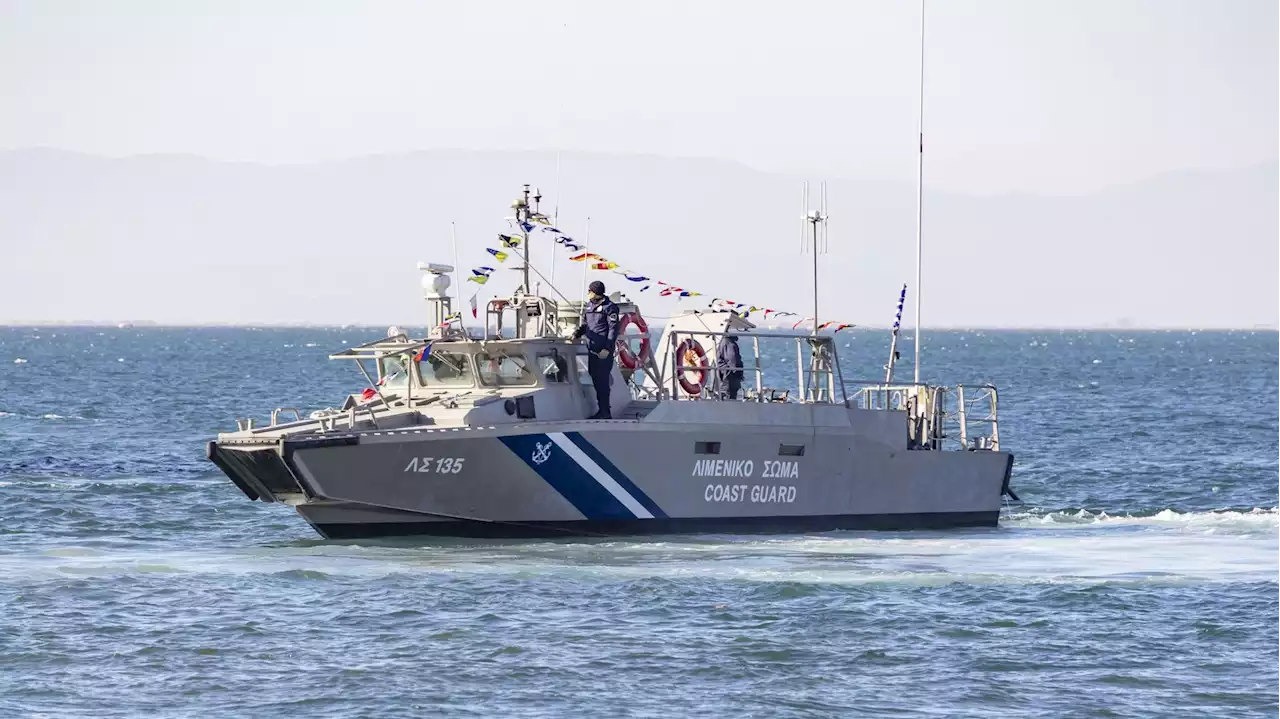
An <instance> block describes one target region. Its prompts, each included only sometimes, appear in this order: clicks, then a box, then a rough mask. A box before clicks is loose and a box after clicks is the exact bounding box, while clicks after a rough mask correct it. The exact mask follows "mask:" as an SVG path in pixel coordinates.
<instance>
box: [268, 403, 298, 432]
mask: <svg viewBox="0 0 1280 719" xmlns="http://www.w3.org/2000/svg"><path fill="white" fill-rule="evenodd" d="M281 412H293V421H294V422H301V421H302V413H301V412H299V411H298V408H297V407H276V408H275V409H273V410H271V426H272V427H274V426H276V425H277V424H280V422H279V419H280V413H281Z"/></svg>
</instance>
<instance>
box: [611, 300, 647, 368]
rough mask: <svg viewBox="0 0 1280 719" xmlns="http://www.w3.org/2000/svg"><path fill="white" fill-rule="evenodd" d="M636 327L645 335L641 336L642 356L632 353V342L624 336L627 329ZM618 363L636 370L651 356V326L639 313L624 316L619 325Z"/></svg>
mask: <svg viewBox="0 0 1280 719" xmlns="http://www.w3.org/2000/svg"><path fill="white" fill-rule="evenodd" d="M631 325H635V326H636V329H638V330H640V331H641V332H643V333H644V334H643V335H641V336H640V354H639V355H636V354H635V353H633V352H632V351H631V344H630V341H629V340H628V339H627V338H626V337H625V336H624V335H625V334H626V332H627V328H628V327H630V326H631ZM617 355H618V361H619V362H621V363H622V366H623V367H626V368H627V369H636V368H637V367H639V366H640V362H641V361H642V360H643V359H645V358H646V357H648V356H649V325H648V324H646V323H645V321H644V318H643V317H641V316H640V313H639V312H630V313H628V314H625V315H623V316H622V321H621V322H619V323H618V348H617Z"/></svg>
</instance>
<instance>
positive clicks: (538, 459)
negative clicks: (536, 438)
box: [533, 442, 551, 464]
mask: <svg viewBox="0 0 1280 719" xmlns="http://www.w3.org/2000/svg"><path fill="white" fill-rule="evenodd" d="M533 446H534V447H535V448H536V449H534V450H533V463H534V464H542V463H543V462H545V461H547V460H548V459H551V443H550V442H547V443H546V444H543V443H541V442H534V443H533Z"/></svg>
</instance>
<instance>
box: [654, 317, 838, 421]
mask: <svg viewBox="0 0 1280 719" xmlns="http://www.w3.org/2000/svg"><path fill="white" fill-rule="evenodd" d="M669 332H670V333H671V337H670V340H669V342H668V343H667V347H668V356H667V357H664V358H662V361H663V364H664V365H665V366H666V367H668V368H670V369H671V374H670V375H669V377H670V380H669V384H668V386H667V388H666V389H667V392H669V395H668V396H669V397H670V398H672V399H677V400H681V399H683V400H690V399H702V400H718V399H722V398H723V397H724V393H725V390H726V389H727V388H726V387H725V386H723V385H724V384H725V383H724V382H722V381H721V377H720V372H719V370H718V369H717V367H716V354H717V352H716V350H717V349H718V347H719V343H720V341H721V340H722V338H724V337H726V336H729V335H733V336H735V337H737V338H738V341H739V344H741V342H742V341H743V340H750V341H751V344H752V349H753V352H752V354H753V355H754V360H753V361H752V362H751V364H747V362H746V361H744V362H743V366H741V367H739V368H737V369H740V370H741V371H742V372H743V375H744V379H745V378H746V377H747V376H752V377H754V385H755V386H754V391H749V392H747V395H746V397H745V398H746V399H747V400H749V401H756V402H786V401H792V395H791V391H792V388H786V389H782V388H771V387H766V386H765V385H764V367H762V366H761V364H760V357H761V354H760V342H761V340H765V341H788V340H789V341H791V342H792V343H793V344H794V345H795V351H796V352H795V357H796V375H795V385H794V389H795V391H796V393H795V397H794V400H795V401H797V402H806V403H843V404H844V405H845V406H849V398H848V395H847V394H846V392H845V382H844V380H843V377H842V375H841V372H840V363H839V361H838V360H837V357H836V347H835V342H834V341H833V340H832V339H831V338H830V337H825V336H822V335H813V334H801V333H780V332H770V333H767V334H765V333H756V332H750V331H745V330H738V331H733V332H710V331H707V330H669ZM704 337H706V338H712V340H713V347H712V350H711V352H710V353H708V352H707V350H706V348H704V347H703V346H702V344H701V343H700V342H699V341H698V339H699V338H704ZM695 345H696V347H697V349H696V350H695V349H694V346H695ZM681 348H684V351H683V352H682V351H681ZM697 350H701V352H700V353H699V352H698V351H697ZM664 374H665V372H664ZM686 374H692V375H693V376H694V377H695V378H697V379H696V380H693V379H689V378H688V377H687V376H686ZM743 384H744V385H746V383H745V382H744V383H743ZM691 390H695V391H691Z"/></svg>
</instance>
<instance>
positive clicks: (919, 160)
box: [912, 0, 925, 384]
mask: <svg viewBox="0 0 1280 719" xmlns="http://www.w3.org/2000/svg"><path fill="white" fill-rule="evenodd" d="M924 4H925V0H920V100H919V101H920V105H919V107H920V115H919V119H918V124H917V128H918V130H919V132H918V135H917V140H918V145H917V147H918V149H919V152H918V154H917V155H916V322H915V340H914V341H913V342H912V344H914V345H915V352H916V362H915V378H914V379H913V380H912V381H913V382H915V383H917V384H919V382H920V344H921V341H920V299H921V297H920V295H921V292H920V289H921V286H920V262H921V254H922V251H923V240H922V239H921V237H922V235H921V228H922V220H923V219H924Z"/></svg>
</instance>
